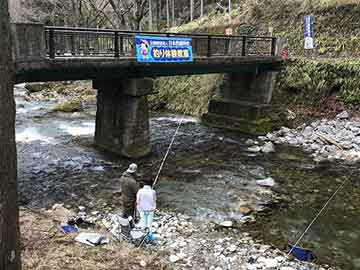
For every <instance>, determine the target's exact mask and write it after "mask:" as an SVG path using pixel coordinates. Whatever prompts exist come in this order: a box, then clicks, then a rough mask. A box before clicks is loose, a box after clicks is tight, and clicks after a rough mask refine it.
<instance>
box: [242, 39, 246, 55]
mask: <svg viewBox="0 0 360 270" xmlns="http://www.w3.org/2000/svg"><path fill="white" fill-rule="evenodd" d="M241 56H246V36H243V38H242V48H241Z"/></svg>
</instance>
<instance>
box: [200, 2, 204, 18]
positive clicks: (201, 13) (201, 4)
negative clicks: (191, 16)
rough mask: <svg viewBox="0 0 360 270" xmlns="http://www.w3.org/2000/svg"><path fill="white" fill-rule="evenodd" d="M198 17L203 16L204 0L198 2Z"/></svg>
mask: <svg viewBox="0 0 360 270" xmlns="http://www.w3.org/2000/svg"><path fill="white" fill-rule="evenodd" d="M200 16H201V17H202V16H204V0H201V2H200Z"/></svg>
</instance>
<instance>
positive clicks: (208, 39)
mask: <svg viewBox="0 0 360 270" xmlns="http://www.w3.org/2000/svg"><path fill="white" fill-rule="evenodd" d="M210 56H211V36H208V38H207V57H210Z"/></svg>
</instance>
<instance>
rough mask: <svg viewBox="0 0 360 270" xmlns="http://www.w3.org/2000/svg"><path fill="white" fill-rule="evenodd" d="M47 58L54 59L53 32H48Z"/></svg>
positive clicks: (51, 30)
mask: <svg viewBox="0 0 360 270" xmlns="http://www.w3.org/2000/svg"><path fill="white" fill-rule="evenodd" d="M49 58H50V59H55V31H54V29H50V30H49Z"/></svg>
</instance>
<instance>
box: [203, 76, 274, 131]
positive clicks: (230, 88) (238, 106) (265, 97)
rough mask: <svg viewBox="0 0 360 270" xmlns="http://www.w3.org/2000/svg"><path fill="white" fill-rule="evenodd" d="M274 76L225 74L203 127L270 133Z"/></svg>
mask: <svg viewBox="0 0 360 270" xmlns="http://www.w3.org/2000/svg"><path fill="white" fill-rule="evenodd" d="M276 76H277V72H275V71H271V70H270V71H257V70H255V71H253V72H250V71H243V72H236V73H235V72H234V73H228V74H226V75H225V76H224V79H223V82H222V83H221V84H220V86H219V89H218V91H217V93H216V98H213V99H212V100H211V101H210V104H209V110H208V113H207V114H204V115H203V118H202V119H203V121H204V123H206V124H208V125H210V126H215V127H221V128H226V129H232V130H238V131H241V132H243V133H248V134H255V135H260V134H265V133H266V132H268V131H270V130H271V129H272V128H274V127H276V126H277V125H278V122H277V118H278V117H277V116H276V115H274V114H273V113H272V112H271V108H270V105H269V103H270V101H271V97H272V92H273V89H274V86H275V83H276Z"/></svg>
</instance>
